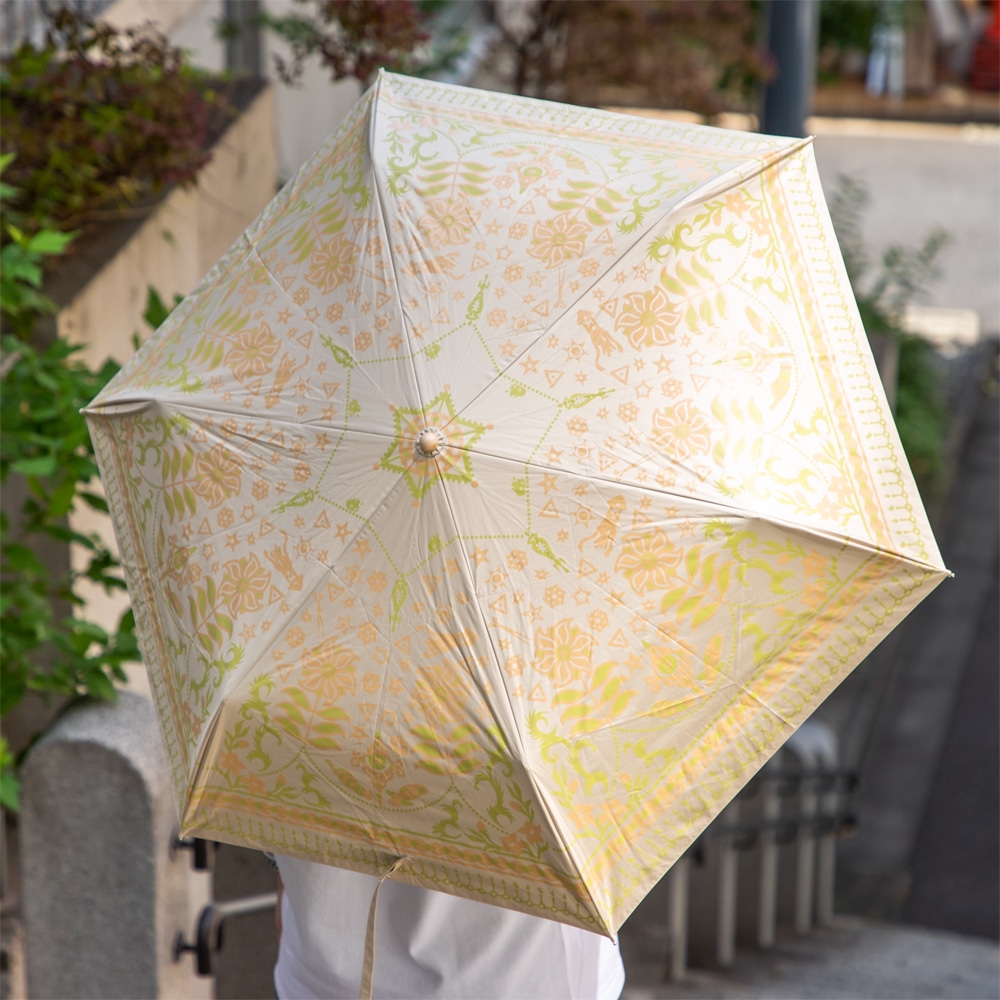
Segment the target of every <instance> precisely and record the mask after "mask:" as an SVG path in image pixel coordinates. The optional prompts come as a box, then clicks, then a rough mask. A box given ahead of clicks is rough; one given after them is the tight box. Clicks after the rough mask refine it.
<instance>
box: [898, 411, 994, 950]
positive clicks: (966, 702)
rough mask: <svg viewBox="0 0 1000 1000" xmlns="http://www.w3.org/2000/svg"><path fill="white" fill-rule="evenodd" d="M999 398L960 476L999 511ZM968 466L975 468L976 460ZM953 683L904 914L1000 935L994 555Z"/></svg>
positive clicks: (925, 922) (980, 423)
mask: <svg viewBox="0 0 1000 1000" xmlns="http://www.w3.org/2000/svg"><path fill="white" fill-rule="evenodd" d="M998 453H1000V407H998V405H997V399H996V397H991V398H988V399H986V400H984V404H983V406H982V407H981V408H980V411H979V419H978V420H977V421H976V423H975V424H974V426H973V428H972V434H971V438H970V441H969V449H968V453H967V458H966V461H967V467H966V469H965V470H964V472H965V478H966V481H968V479H969V478H970V477H971V476H973V475H976V476H977V478H980V479H981V482H982V486H983V487H988V486H989V484H990V483H992V486H993V489H992V491H991V498H992V499H987V498H984V501H985V502H991V503H992V504H993V511H994V516H996V512H997V511H1000V495H998V492H1000V491H998V490H997V460H996V458H997V455H998ZM973 466H974V468H973ZM993 559H994V568H993V572H992V577H993V579H992V584H991V586H990V588H989V590H988V591H987V593H986V594H985V595H984V596H983V601H982V610H981V612H980V616H979V622H978V627H977V629H976V633H975V636H974V639H973V644H972V646H971V649H970V651H969V657H968V659H967V660H966V662H965V665H964V670H963V672H962V676H961V680H960V683H959V686H958V690H957V692H956V698H955V706H954V709H953V712H952V716H951V720H950V724H949V727H948V730H947V734H946V736H945V739H944V742H943V746H942V748H941V755H940V757H939V758H938V764H937V769H936V771H935V774H934V779H933V783H932V784H931V787H930V794H929V796H928V800H927V806H926V809H925V811H924V815H923V819H922V821H921V825H920V828H919V832H918V835H917V840H916V844H915V846H914V852H913V858H912V862H911V871H912V885H911V889H910V897H909V900H908V902H907V905H906V908H905V910H904V918H905V919H906V920H907V921H908V922H910V923H914V924H920V925H922V926H924V927H935V928H943V929H946V930H951V931H956V932H958V933H961V934H974V935H978V936H981V937H985V938H992V939H994V940H996V939H997V938H1000V729H998V720H1000V670H998V666H1000V584H998V573H1000V557H998V554H997V552H996V551H994V553H993Z"/></svg>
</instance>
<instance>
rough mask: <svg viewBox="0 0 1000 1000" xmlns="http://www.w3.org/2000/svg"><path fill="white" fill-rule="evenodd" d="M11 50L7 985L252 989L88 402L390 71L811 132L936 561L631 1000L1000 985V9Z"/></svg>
mask: <svg viewBox="0 0 1000 1000" xmlns="http://www.w3.org/2000/svg"><path fill="white" fill-rule="evenodd" d="M0 58H2V75H0V84H2V95H0V99H2V104H0V114H2V131H0V151H2V160H0V163H2V188H0V197H2V220H0V246H2V255H3V256H2V273H0V305H2V324H3V335H4V341H3V357H2V363H0V375H2V378H3V392H2V414H0V417H2V448H0V483H2V487H3V494H2V508H3V525H2V527H3V539H2V541H3V553H2V565H0V581H2V589H3V593H2V601H0V611H2V623H0V624H2V629H0V653H2V669H3V676H2V684H0V691H2V711H3V736H2V746H0V758H2V761H0V762H2V779H0V780H2V784H0V793H2V794H0V799H2V805H3V825H2V833H3V843H2V871H0V891H2V911H0V913H2V928H0V929H2V953H0V958H2V964H0V975H2V996H3V997H5V998H6V997H11V998H19V997H26V996H31V997H42V996H73V997H83V996H104V997H109V996H164V997H166V996H178V997H201V996H204V997H208V996H216V997H220V998H222V997H234V998H235V997H242V998H251V997H270V996H273V989H272V986H271V969H272V966H273V963H274V959H275V955H276V939H275V933H274V923H273V890H274V880H273V875H272V874H271V872H270V871H269V869H268V868H267V867H266V865H265V864H264V863H263V861H262V859H261V857H260V856H259V855H257V854H255V853H253V852H248V851H243V850H240V849H237V848H232V847H227V846H223V845H211V844H205V843H192V844H184V843H177V842H176V838H175V837H174V830H173V826H174V824H175V822H176V821H175V819H173V813H172V809H173V806H172V802H171V799H170V793H169V789H168V787H167V786H168V784H169V780H168V777H167V774H166V765H165V763H164V762H163V761H161V760H159V758H156V759H153V758H154V757H155V754H153V755H152V756H150V754H151V751H150V749H149V746H150V734H151V733H152V732H153V731H154V729H155V721H154V720H153V717H152V714H151V712H150V711H147V709H148V707H149V700H148V697H147V694H146V692H147V688H146V686H145V679H144V675H143V672H142V670H141V667H137V666H136V665H135V664H134V663H132V662H131V661H132V660H134V658H135V653H136V648H135V642H134V636H133V633H132V622H131V616H130V612H129V611H128V602H127V596H126V595H125V592H124V588H123V586H122V584H121V578H120V572H119V567H118V566H117V560H116V557H115V552H114V545H113V541H112V539H111V537H110V531H109V528H108V526H107V518H106V515H105V514H104V511H103V502H102V500H101V498H100V495H99V489H98V488H97V486H96V483H95V479H94V476H95V468H94V465H93V461H92V455H91V454H90V452H89V442H88V441H87V437H86V430H85V428H84V427H83V423H82V418H80V417H79V414H78V410H79V407H80V406H81V405H83V404H84V403H85V402H87V401H89V399H90V398H92V396H93V395H94V394H95V393H96V392H97V390H98V389H99V388H100V386H101V385H103V384H104V382H105V381H107V379H108V378H110V377H111V375H112V374H113V372H114V371H115V370H116V369H117V366H118V365H119V364H121V363H123V362H125V361H126V360H127V359H128V357H129V356H130V355H131V353H132V352H133V351H134V349H135V346H136V344H137V343H138V342H140V341H141V340H142V339H143V338H145V337H147V336H148V335H149V333H150V332H151V330H152V329H154V328H155V327H156V326H157V325H158V324H159V322H161V321H162V319H163V318H164V317H165V316H166V315H167V314H168V313H169V311H170V309H171V308H173V306H174V305H175V304H176V302H177V301H178V300H179V298H180V297H183V296H184V295H185V294H186V293H187V292H189V291H190V290H191V289H192V288H193V287H194V286H195V285H196V284H197V283H198V281H199V280H200V279H201V277H202V275H203V274H204V273H205V272H206V271H207V270H208V268H209V267H210V266H211V265H212V264H213V263H214V262H215V260H216V259H218V257H219V256H221V254H222V253H223V252H224V251H225V250H226V249H227V248H228V246H229V245H230V243H231V242H232V241H233V240H234V239H235V238H236V237H237V236H238V235H239V234H240V233H241V232H242V231H243V229H244V228H245V227H246V226H247V225H248V224H249V223H250V222H251V221H252V220H253V219H254V218H255V217H256V216H257V214H258V213H259V212H260V211H261V210H262V209H263V207H264V206H265V205H266V204H267V203H268V201H269V200H270V199H271V198H272V197H273V195H274V193H275V192H276V191H277V190H278V189H279V188H280V187H281V185H282V184H284V183H285V182H286V181H287V180H288V179H290V178H291V177H292V176H293V175H294V173H295V171H296V170H297V169H298V167H299V166H300V165H301V164H302V163H303V161H304V160H305V159H306V158H307V157H308V156H309V154H310V153H311V152H312V151H313V150H314V149H315V148H316V147H317V146H318V145H319V144H320V143H321V142H322V141H323V140H324V139H325V138H326V137H327V135H328V134H329V133H330V132H331V131H332V130H333V129H335V128H336V127H337V125H338V124H339V122H340V121H341V120H342V118H343V116H344V115H345V114H346V112H347V111H348V109H349V108H350V107H351V105H352V104H353V103H354V102H355V100H356V99H357V98H358V96H359V95H360V94H361V93H362V91H363V90H364V88H365V86H366V85H367V84H368V83H369V82H370V80H371V79H372V78H373V76H374V73H375V72H376V70H377V68H378V67H379V66H387V67H389V68H393V69H396V70H398V71H400V72H406V73H413V74H418V75H425V76H428V77H431V78H434V79H438V80H443V81H448V82H453V83H458V84H462V85H466V86H472V87H481V88H486V89H494V90H502V91H507V92H513V93H518V94H523V95H527V96H532V97H537V98H542V99H547V100H557V101H563V102H569V103H574V104H580V105H587V106H595V107H602V108H607V109H611V110H617V111H623V112H626V113H630V114H639V115H651V116H657V117H664V118H671V119H680V120H685V121H693V122H700V123H705V124H710V125H715V126H718V127H721V128H733V129H740V130H746V131H763V132H769V133H773V134H780V135H800V136H804V135H812V136H815V150H816V158H817V161H818V164H819V169H820V174H821V177H822V181H823V186H824V189H825V192H826V195H827V199H828V202H829V204H830V208H831V213H832V215H833V218H834V223H835V225H836V227H837V231H838V235H839V237H840V241H841V245H842V249H843V251H844V255H845V259H846V261H847V264H848V270H849V273H850V275H851V279H852V283H853V285H854V290H855V294H856V296H857V298H858V302H859V306H860V307H861V311H862V315H863V317H864V319H865V324H866V329H867V330H868V333H869V337H870V340H871V343H872V347H873V351H874V353H875V356H876V360H877V362H878V365H879V371H880V374H881V375H882V379H883V383H884V386H885V389H886V393H887V395H888V397H889V399H890V400H891V402H892V404H893V407H894V412H895V416H896V420H897V425H898V427H899V430H900V435H901V437H902V439H903V442H904V446H905V448H906V451H907V454H908V457H909V459H910V462H911V465H912V467H913V469H914V473H915V475H916V477H917V480H918V483H919V486H920V489H921V493H922V496H923V498H924V502H925V505H926V507H927V509H928V512H929V513H930V516H931V519H932V522H933V524H934V527H935V531H936V533H937V536H938V540H939V544H940V546H941V549H942V553H943V555H944V559H945V562H946V564H947V565H948V566H949V567H950V568H951V569H952V570H953V571H954V572H955V579H954V580H952V581H950V582H947V583H945V584H944V585H942V586H941V587H940V588H939V590H938V591H936V592H935V594H934V595H932V597H931V598H930V599H929V600H928V601H927V602H925V603H924V604H923V605H921V607H920V609H919V610H918V611H917V612H916V613H915V614H914V615H913V616H911V619H909V620H908V621H907V622H906V623H905V624H904V626H903V627H901V628H900V629H897V631H896V632H895V633H893V635H892V636H891V637H890V638H889V639H888V640H887V641H886V642H885V643H883V645H882V646H880V647H879V648H878V649H877V650H875V652H874V653H873V654H872V655H871V656H869V658H868V659H867V660H866V661H865V662H864V663H863V664H862V665H861V666H860V667H859V668H858V669H857V670H856V671H855V672H854V673H853V674H852V675H851V676H850V677H849V678H848V679H847V680H846V681H845V682H844V684H843V685H842V686H841V687H840V688H839V689H838V690H837V692H835V694H834V696H833V697H832V698H830V699H829V700H828V702H827V703H826V704H824V705H823V706H822V707H821V708H820V709H819V710H818V711H817V713H816V715H815V716H814V718H813V719H811V720H810V721H809V722H808V723H807V724H806V726H804V727H803V730H801V731H800V733H798V734H796V737H794V738H793V739H792V740H791V741H789V744H788V745H787V746H786V748H785V749H784V750H783V751H781V753H780V754H779V755H778V757H776V758H775V759H774V760H773V761H772V762H771V763H770V764H769V765H768V766H767V768H765V770H764V771H763V772H762V773H761V775H760V776H759V777H758V778H757V779H755V780H754V781H753V782H751V784H750V785H749V786H748V787H747V789H745V790H744V792H743V793H741V795H740V796H739V797H738V799H737V800H736V801H735V802H734V804H733V805H732V806H731V807H729V808H728V809H727V810H726V812H725V813H724V814H723V815H722V816H720V817H719V819H718V820H717V821H716V822H715V823H714V824H713V825H712V827H710V828H709V829H708V830H707V831H706V833H705V834H704V835H703V836H702V838H700V840H699V841H698V842H697V843H696V844H695V845H694V846H693V847H692V849H691V850H690V851H689V852H688V855H687V856H686V857H685V858H684V859H683V860H682V862H680V863H679V864H678V865H677V866H675V868H674V869H673V870H672V871H671V872H670V873H669V874H668V876H666V877H665V878H664V880H663V881H662V882H661V883H660V885H658V886H657V887H656V889H655V890H654V891H653V892H652V893H651V894H650V896H649V897H648V898H647V900H646V901H645V902H644V903H643V904H642V905H641V906H640V907H639V908H638V910H637V911H636V912H635V914H634V915H633V917H632V918H630V920H629V921H628V923H627V924H626V925H625V927H624V928H623V929H622V932H621V942H622V948H623V952H624V955H625V958H626V966H627V972H628V983H627V986H626V996H631V997H741V996H744V997H758V996H760V997H765V996H766V997H784V996H788V997H895V998H904V997H998V996H1000V978H998V977H1000V969H998V948H997V942H998V937H1000V865H998V859H1000V842H998V831H1000V805H998V789H1000V774H998V761H1000V745H998V735H997V734H998V719H1000V695H998V673H1000V671H998V668H1000V652H998V631H1000V625H998V607H1000V596H998V590H997V579H998V572H1000V557H998V512H1000V495H998V481H1000V474H998V466H997V459H998V439H997V425H998V401H997V374H998V373H997V349H998V334H1000V2H997V0H988V2H983V0H575V2H571V0H423V2H411V0H337V2H320V0H76V2H73V3H58V2H43V0H0ZM68 67H72V69H71V70H69V69H68ZM116 692H119V694H118V696H117V700H115V696H116ZM122 692H124V693H122ZM70 707H71V708H72V709H73V711H71V712H67V709H68V708H70ZM33 747H34V748H35V751H34V752H33V751H32V748H33ZM112 824H114V832H113V831H112V830H111V826H112ZM122 831H124V833H123V832H122ZM126 834H127V836H126Z"/></svg>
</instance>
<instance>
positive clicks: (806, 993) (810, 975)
mask: <svg viewBox="0 0 1000 1000" xmlns="http://www.w3.org/2000/svg"><path fill="white" fill-rule="evenodd" d="M622 952H623V954H624V956H625V967H626V970H627V979H626V983H625V991H624V993H623V994H622V998H623V1000H652V998H662V1000H730V998H732V1000H736V998H745V1000H825V998H843V1000H996V998H997V996H1000V952H998V949H997V947H996V945H995V944H993V943H992V942H988V941H983V940H981V939H978V938H965V937H960V936H958V935H955V934H947V933H942V932H934V931H927V930H920V929H917V928H911V927H898V926H892V925H888V924H877V923H871V922H868V921H864V920H859V919H857V918H852V917H839V918H837V920H836V922H835V924H834V926H832V927H829V928H825V929H821V930H815V931H813V932H812V933H811V934H809V935H808V936H806V937H790V936H789V937H784V938H779V940H778V943H777V944H776V945H775V947H774V948H773V949H772V950H771V951H768V952H751V951H740V952H738V953H737V958H736V964H735V965H734V966H733V967H732V968H731V969H729V970H727V971H726V972H725V973H716V972H706V971H702V970H692V971H690V972H689V974H688V978H687V979H686V981H685V982H683V983H665V982H664V981H663V964H662V962H661V961H660V960H659V955H658V950H657V949H656V947H655V946H654V945H653V943H652V942H651V941H650V940H647V939H645V936H644V935H638V936H633V937H631V938H629V939H626V938H625V936H624V935H623V937H622Z"/></svg>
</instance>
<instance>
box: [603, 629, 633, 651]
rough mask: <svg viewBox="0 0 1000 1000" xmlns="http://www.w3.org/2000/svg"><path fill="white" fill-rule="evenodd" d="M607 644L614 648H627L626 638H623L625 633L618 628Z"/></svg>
mask: <svg viewBox="0 0 1000 1000" xmlns="http://www.w3.org/2000/svg"><path fill="white" fill-rule="evenodd" d="M608 645H609V646H614V647H615V649H628V648H629V645H628V639H626V638H625V633H624V632H623V631H622V630H621V629H618V631H617V632H615V634H614V635H613V636H612V637H611V641H610V642H609V643H608Z"/></svg>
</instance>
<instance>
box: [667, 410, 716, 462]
mask: <svg viewBox="0 0 1000 1000" xmlns="http://www.w3.org/2000/svg"><path fill="white" fill-rule="evenodd" d="M709 430H710V425H709V423H708V421H707V420H706V419H705V417H704V416H703V415H702V413H701V411H700V410H699V409H698V408H697V407H696V406H694V405H693V404H692V403H691V402H690V401H689V400H686V399H685V400H682V401H681V402H680V403H677V404H676V405H675V406H668V407H667V408H666V409H663V410H657V411H656V412H655V413H654V414H653V441H654V443H655V444H656V447H657V448H658V449H659V450H660V451H661V452H662V453H663V454H664V455H667V456H668V457H670V458H677V459H682V460H683V459H686V458H690V457H691V456H692V455H704V454H706V453H707V452H708V450H709V447H710V445H711V443H712V440H711V437H710V435H709Z"/></svg>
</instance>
